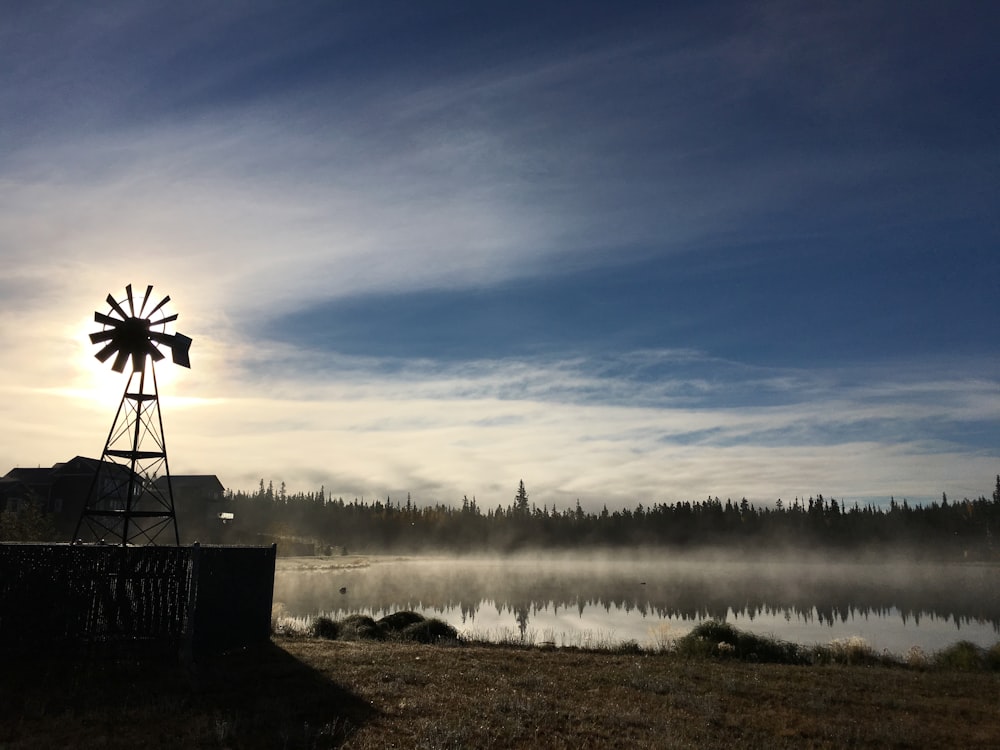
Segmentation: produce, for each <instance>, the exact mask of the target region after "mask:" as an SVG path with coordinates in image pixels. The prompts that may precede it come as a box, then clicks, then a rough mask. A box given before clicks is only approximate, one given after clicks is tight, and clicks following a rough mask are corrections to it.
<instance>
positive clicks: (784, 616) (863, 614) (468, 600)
mask: <svg viewBox="0 0 1000 750" xmlns="http://www.w3.org/2000/svg"><path fill="white" fill-rule="evenodd" d="M342 590H343V592H342ZM274 600H275V602H276V603H280V604H281V605H282V607H283V608H284V611H285V614H286V615H288V616H291V617H296V618H311V617H315V616H317V615H320V614H323V615H327V616H329V617H332V618H334V619H340V618H342V617H344V616H346V615H347V614H352V613H357V612H360V613H364V614H370V615H372V616H374V617H376V618H378V617H381V616H383V615H385V614H389V613H391V612H396V611H399V610H403V609H408V610H414V611H416V612H420V613H421V614H423V615H425V616H428V617H438V618H441V619H443V620H446V621H447V622H449V623H451V624H452V625H454V626H455V627H456V628H457V629H458V630H459V631H460V632H463V633H465V634H468V635H474V636H477V637H486V638H489V639H493V640H510V639H524V640H525V641H528V642H534V643H539V642H543V641H549V642H554V643H556V645H598V644H605V645H606V644H610V643H616V642H622V641H628V640H633V641H636V642H637V643H639V644H640V645H644V646H650V645H659V644H662V643H664V642H665V641H667V640H668V639H670V638H674V637H677V636H680V635H683V634H684V633H686V632H688V631H689V630H690V629H691V628H693V627H694V626H695V625H697V624H698V623H700V622H702V621H704V620H707V619H710V618H716V619H722V620H726V621H728V622H731V623H733V624H734V625H736V626H737V627H739V628H742V629H745V630H749V631H752V632H755V633H759V634H762V635H770V636H774V637H777V638H781V639H784V640H789V641H793V642H796V643H801V644H806V645H811V644H815V643H828V642H830V641H832V640H837V639H846V638H852V637H861V638H864V639H865V640H866V641H867V642H868V643H869V644H870V645H871V646H872V647H873V648H875V649H876V650H879V651H881V650H883V649H884V650H888V651H890V652H892V653H895V654H905V653H906V652H907V651H908V650H909V649H911V648H913V647H918V648H922V649H923V650H925V651H927V652H932V651H936V650H939V649H941V648H944V647H946V646H948V645H951V644H952V643H955V642H956V641H959V640H969V641H972V642H973V643H976V644H978V645H980V646H989V645H992V644H993V643H995V642H997V641H998V640H1000V566H990V565H963V564H950V565H942V564H926V563H924V564H918V563H896V564H887V563H876V564H872V563H852V562H839V561H838V562H831V561H826V560H823V561H805V562H804V561H800V560H791V559H790V560H785V561H781V562H762V561H746V560H728V561H725V560H706V559H701V560H694V559H676V558H665V557H662V556H656V555H648V556H636V557H635V558H628V559H623V558H622V557H620V556H617V557H601V556H598V555H595V556H592V557H589V558H581V557H563V558H554V557H518V558H492V559H480V558H437V557H410V558H377V557H373V558H367V559H365V558H347V559H345V558H292V559H281V560H279V561H278V566H277V571H276V573H275V593H274Z"/></svg>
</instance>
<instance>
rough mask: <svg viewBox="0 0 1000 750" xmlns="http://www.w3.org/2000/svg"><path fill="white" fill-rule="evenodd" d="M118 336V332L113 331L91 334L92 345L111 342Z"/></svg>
mask: <svg viewBox="0 0 1000 750" xmlns="http://www.w3.org/2000/svg"><path fill="white" fill-rule="evenodd" d="M117 335H118V331H115V330H113V329H112V330H107V331H96V332H95V333H92V334H90V343H91V344H100V343H101V342H104V341H110V340H111V339H113V338H114V337H115V336H117Z"/></svg>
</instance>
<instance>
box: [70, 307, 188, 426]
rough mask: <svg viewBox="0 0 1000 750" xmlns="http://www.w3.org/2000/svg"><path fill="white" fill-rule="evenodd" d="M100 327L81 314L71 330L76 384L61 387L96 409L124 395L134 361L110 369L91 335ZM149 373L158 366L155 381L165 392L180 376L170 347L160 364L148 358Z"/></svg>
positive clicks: (116, 400)
mask: <svg viewBox="0 0 1000 750" xmlns="http://www.w3.org/2000/svg"><path fill="white" fill-rule="evenodd" d="M100 330H101V324H100V323H95V322H94V320H93V317H92V316H88V317H84V318H81V319H80V321H79V323H78V324H77V325H76V326H75V327H74V329H73V332H72V334H71V335H72V338H73V341H74V342H76V344H77V345H78V347H79V349H78V356H77V357H75V358H74V370H75V372H74V377H73V385H72V386H71V387H70V388H66V389H61V390H60V392H61V393H63V394H65V395H67V396H70V397H72V398H74V399H78V400H81V401H84V402H86V403H88V404H89V405H91V406H93V407H94V408H96V409H100V410H107V409H109V408H114V407H116V406H117V405H118V404H119V403H120V402H121V399H122V394H123V393H124V392H125V387H126V386H127V385H128V383H129V376H130V375H131V372H132V370H131V361H130V362H129V363H128V365H127V366H126V368H125V372H122V373H119V372H115V371H114V370H112V369H111V362H110V361H107V362H101V361H99V360H98V359H97V358H96V356H95V355H96V354H97V352H98V351H100V349H101V347H100V346H99V345H96V344H91V342H90V338H89V335H90V334H91V333H93V332H95V331H100ZM145 364H146V376H147V378H151V377H152V376H153V368H154V367H155V375H156V385H157V388H158V389H159V390H160V393H161V395H163V393H164V391H165V390H168V389H169V387H170V386H171V384H173V383H174V381H175V380H176V378H177V370H178V368H177V367H176V366H174V365H173V364H172V363H171V362H170V356H169V351H168V352H167V357H166V358H165V359H164V360H162V361H161V362H160V365H161V366H160V367H156V365H155V363H153V362H152V361H151V360H150V359H149V358H146V361H145ZM147 390H150V391H151V390H152V384H151V383H149V384H148V385H147Z"/></svg>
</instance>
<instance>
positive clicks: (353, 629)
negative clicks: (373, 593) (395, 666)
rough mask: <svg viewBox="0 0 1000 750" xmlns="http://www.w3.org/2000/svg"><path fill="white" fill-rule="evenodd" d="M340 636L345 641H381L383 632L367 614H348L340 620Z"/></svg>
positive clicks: (383, 636) (383, 635) (383, 637)
mask: <svg viewBox="0 0 1000 750" xmlns="http://www.w3.org/2000/svg"><path fill="white" fill-rule="evenodd" d="M340 638H341V639H342V640H345V641H382V640H385V632H384V631H383V630H382V628H381V627H379V624H378V623H377V622H375V620H373V619H372V618H371V617H369V616H368V615H348V616H347V617H345V618H344V619H343V620H341V621H340Z"/></svg>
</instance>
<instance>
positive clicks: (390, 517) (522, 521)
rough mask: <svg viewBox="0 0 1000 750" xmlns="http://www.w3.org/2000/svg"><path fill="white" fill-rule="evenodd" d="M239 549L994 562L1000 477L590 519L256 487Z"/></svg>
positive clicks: (515, 502) (235, 498)
mask: <svg viewBox="0 0 1000 750" xmlns="http://www.w3.org/2000/svg"><path fill="white" fill-rule="evenodd" d="M227 501H228V503H229V504H230V505H231V508H232V512H233V513H234V514H235V523H234V528H233V536H234V537H235V539H236V540H237V541H239V542H259V541H261V540H264V539H273V540H278V541H279V542H282V543H283V544H286V545H287V544H298V545H299V549H300V551H299V553H300V554H301V549H302V547H303V546H304V547H305V548H308V547H310V546H311V547H313V548H315V549H317V550H318V551H324V552H327V553H329V552H331V551H350V552H369V553H411V552H426V551H430V550H441V551H448V552H462V553H475V552H512V551H516V550H525V549H543V550H552V551H557V550H562V549H573V548H594V547H611V548H615V547H622V548H624V547H636V546H643V547H647V546H648V547H670V548H676V549H687V548H694V547H702V546H714V547H721V548H729V549H742V550H748V551H751V550H755V549H760V550H768V549H774V548H779V547H780V548H790V549H802V548H809V549H811V548H825V549H832V550H845V551H846V550H860V549H866V550H867V549H872V550H874V551H879V550H885V551H900V552H906V553H907V554H915V555H917V556H921V557H928V558H942V559H971V560H988V559H998V558H1000V546H998V545H997V544H996V539H995V535H996V534H997V532H998V531H1000V475H998V476H997V482H996V488H995V490H994V492H993V494H992V496H991V497H986V496H980V497H978V498H975V499H972V500H970V499H968V498H964V499H962V500H961V501H954V502H953V501H949V500H948V497H947V496H946V495H942V497H941V500H940V502H932V503H929V504H919V503H918V504H912V505H911V504H910V503H908V502H907V501H906V500H905V499H904V500H902V501H901V502H897V501H896V500H895V499H892V500H891V501H890V503H889V504H888V505H887V506H880V505H875V504H873V503H867V504H864V505H861V504H859V503H853V504H848V503H845V502H843V501H838V500H836V499H835V498H832V497H831V498H827V497H824V496H823V495H819V496H817V497H810V498H808V499H804V500H802V499H799V498H796V499H794V500H793V501H791V502H783V501H781V500H778V501H777V502H776V503H774V504H773V505H766V506H757V505H755V504H754V503H751V502H749V501H748V500H747V499H746V498H745V497H744V498H742V499H740V500H739V501H734V500H732V499H726V500H724V501H723V500H721V499H720V498H718V497H708V498H706V499H705V500H701V501H695V502H686V501H685V502H672V503H655V504H652V505H650V506H648V507H646V506H644V505H643V504H641V503H640V504H638V505H636V506H635V507H634V508H623V509H620V510H613V511H609V510H608V508H607V506H605V507H603V508H602V509H601V510H600V511H599V512H588V511H585V510H584V509H583V508H582V507H581V505H580V503H579V501H577V502H576V504H575V506H574V507H570V508H564V509H557V508H556V507H555V506H552V507H550V506H548V505H543V506H542V507H538V506H537V505H536V504H535V503H533V502H530V500H529V496H528V492H527V489H526V487H525V485H524V482H523V481H522V482H520V484H519V486H518V488H517V491H516V493H515V494H514V496H513V498H512V501H511V502H510V503H509V504H507V505H506V506H504V505H502V504H498V505H497V506H496V507H490V508H483V507H481V506H480V505H479V504H478V503H477V502H476V499H475V497H473V498H472V499H471V500H470V499H469V498H468V497H463V498H462V499H461V502H460V503H457V504H455V505H448V504H443V503H435V504H433V505H423V506H421V505H418V504H416V503H414V502H413V501H412V499H411V498H410V497H409V495H408V496H407V498H406V500H405V502H400V501H393V500H392V499H391V498H388V497H387V498H386V499H385V500H382V499H375V500H364V499H360V500H359V499H357V498H355V499H354V500H352V501H345V500H344V498H343V497H332V496H329V495H327V493H326V491H325V489H324V488H320V490H319V491H317V492H307V493H301V492H300V493H296V494H292V493H288V492H287V491H286V490H285V486H284V483H282V485H281V486H280V487H279V488H278V489H275V488H274V486H273V484H271V483H269V484H268V485H267V486H265V485H264V481H263V480H261V482H260V486H259V488H258V489H257V490H256V491H255V492H249V493H248V492H242V491H237V492H233V491H228V492H227Z"/></svg>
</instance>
